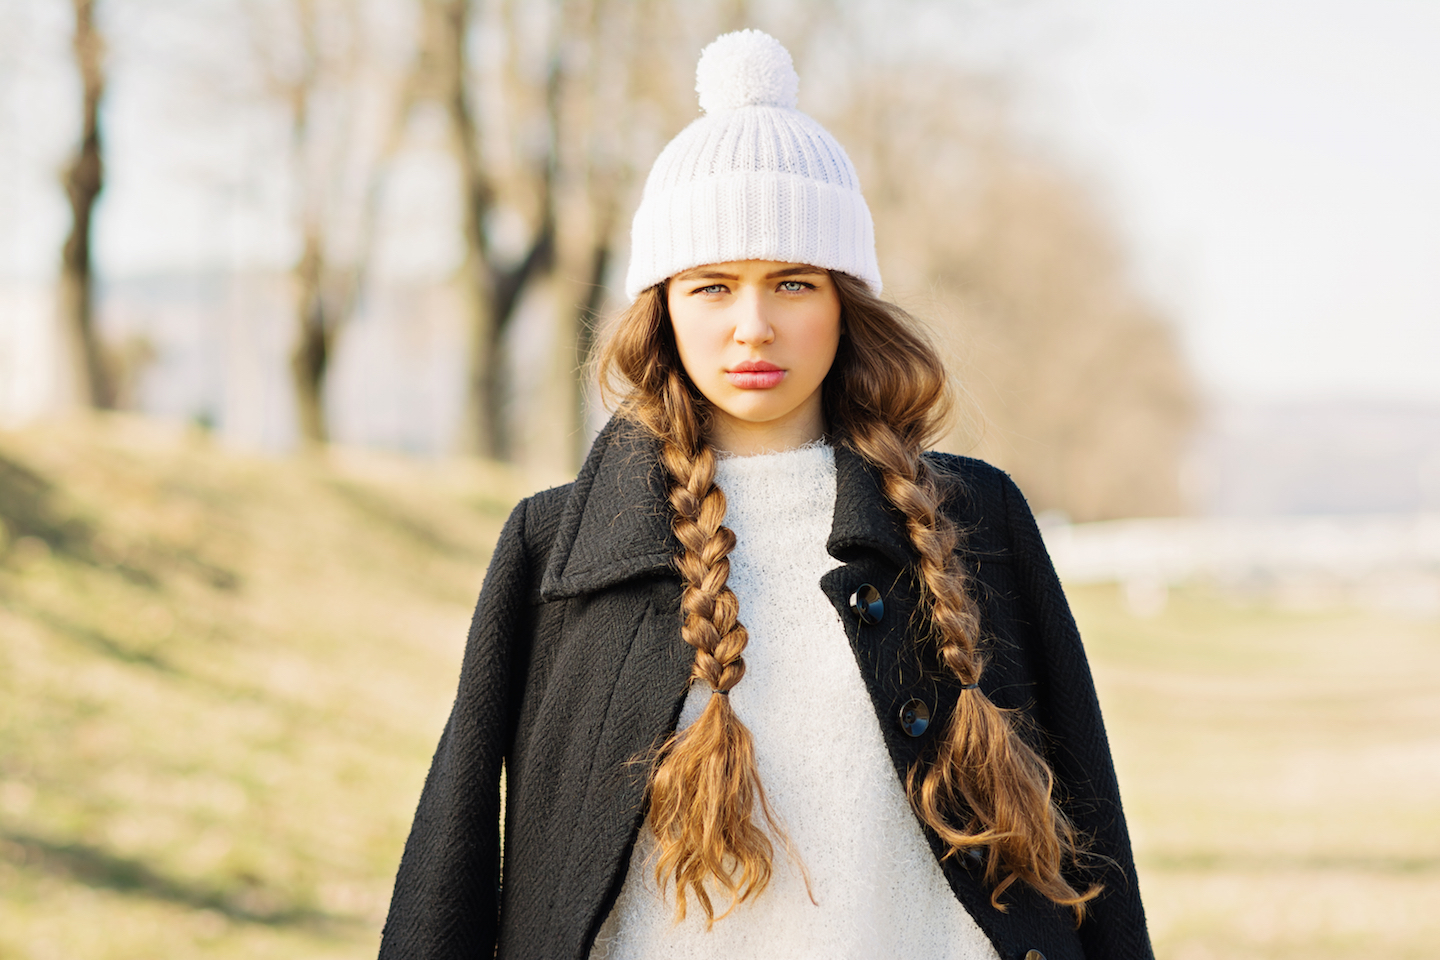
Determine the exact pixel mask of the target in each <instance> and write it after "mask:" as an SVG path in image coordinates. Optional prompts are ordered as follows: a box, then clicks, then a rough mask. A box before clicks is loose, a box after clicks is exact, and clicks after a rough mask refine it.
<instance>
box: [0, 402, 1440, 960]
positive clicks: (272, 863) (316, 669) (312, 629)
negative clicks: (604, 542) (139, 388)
mask: <svg viewBox="0 0 1440 960" xmlns="http://www.w3.org/2000/svg"><path fill="white" fill-rule="evenodd" d="M530 486H531V484H528V483H526V482H524V481H523V480H521V479H519V478H516V477H513V476H510V475H508V474H505V473H503V472H501V471H497V470H490V469H486V468H483V467H481V466H479V465H473V464H471V465H455V464H451V465H443V466H441V465H425V464H416V463H410V462H405V461H401V460H396V459H388V458H383V457H377V456H367V457H359V456H358V455H341V456H336V457H332V458H330V459H329V460H327V461H323V462H321V461H303V460H285V461H275V460H264V459H258V458H248V457H241V456H236V455H233V454H227V453H225V452H223V451H220V450H218V449H216V448H215V447H213V446H212V445H211V444H210V443H209V442H207V441H206V440H204V439H203V438H201V437H196V436H193V435H189V434H185V433H183V432H177V431H171V430H166V429H162V428H158V427H156V426H154V425H151V424H146V423H142V422H137V421H133V420H128V419H123V418H107V419H106V420H103V421H101V422H100V423H99V424H92V425H89V426H85V425H80V424H71V425H68V426H63V427H57V426H53V425H52V426H48V427H46V428H44V429H39V428H37V429H33V430H30V431H26V432H23V433H17V434H8V435H0V515H3V517H4V523H5V532H4V535H3V536H0V891H3V895H0V958H52V957H54V958H67V960H69V958H79V960H91V958H95V960H101V958H117V960H118V958H133V957H186V958H191V957H195V958H225V957H242V956H244V957H266V956H275V957H306V958H310V957H316V958H328V957H337V958H338V957H364V956H370V955H373V953H374V950H375V946H376V942H377V936H378V931H379V926H380V922H381V919H382V917H383V912H384V907H385V901H386V897H387V895H388V888H389V884H390V880H391V877H392V875H393V871H394V868H395V863H396V860H397V858H398V856H399V850H400V845H401V843H402V842H403V838H404V833H405V830H406V829H407V827H408V824H409V819H410V815H411V813H412V811H413V808H414V803H415V799H416V796H417V793H418V791H419V786H420V783H421V781H422V779H423V776H424V770H425V766H426V763H427V762H428V759H429V755H430V751H431V750H432V749H433V746H434V741H435V738H436V736H437V735H438V732H439V729H440V726H441V724H442V723H443V721H444V716H445V713H446V711H447V709H448V707H449V699H450V696H451V693H452V691H453V685H454V681H455V672H456V668H457V665H458V661H459V656H460V652H461V646H462V643H463V636H464V632H465V625H466V622H467V620H468V617H469V613H470V607H471V604H472V602H473V599H474V594H475V591H476V589H477V587H478V585H479V580H480V576H481V574H482V572H483V570H484V565H485V562H486V559H487V556H488V553H489V549H490V547H491V545H492V543H493V540H494V537H495V535H496V533H497V532H498V529H499V525H500V523H501V522H502V521H503V519H504V516H505V514H506V513H507V511H508V507H509V504H510V503H512V502H513V501H514V500H515V499H516V498H517V497H518V496H519V495H520V494H521V493H523V492H524V491H525V489H527V488H529V487H530ZM1073 600H1074V603H1075V608H1076V612H1077V615H1078V617H1079V619H1080V621H1081V624H1082V627H1083V629H1084V630H1085V632H1086V636H1087V639H1088V642H1089V644H1090V646H1091V649H1092V654H1093V657H1094V661H1095V667H1096V674H1097V678H1098V681H1099V683H1100V687H1101V694H1102V697H1103V698H1104V702H1105V706H1106V711H1107V717H1108V720H1109V723H1110V726H1111V732H1112V738H1113V741H1114V747H1115V753H1116V757H1117V762H1118V764H1119V766H1120V772H1121V776H1122V784H1123V786H1124V788H1125V794H1126V800H1127V807H1128V809H1129V811H1130V815H1131V819H1132V824H1133V828H1134V832H1135V836H1136V843H1137V848H1138V851H1139V856H1140V864H1141V871H1142V873H1141V880H1142V883H1143V885H1144V889H1145V893H1146V898H1147V904H1148V907H1149V911H1150V914H1151V918H1152V925H1153V931H1154V934H1155V938H1156V943H1157V947H1158V948H1159V952H1160V955H1161V956H1162V957H1163V958H1168V960H1200V958H1210V957H1215V958H1221V957H1223V958H1260V957H1265V958H1290V957H1296V958H1298V957H1305V958H1362V957H1377V958H1378V957H1386V958H1394V957H1421V956H1430V955H1433V954H1434V952H1435V951H1434V949H1433V944H1434V943H1435V942H1436V940H1437V934H1440V920H1437V918H1436V911H1435V910H1434V909H1433V906H1432V905H1433V904H1434V903H1440V700H1437V698H1436V696H1435V695H1434V693H1433V691H1434V690H1435V689H1436V688H1437V686H1440V624H1436V623H1433V622H1429V623H1425V622H1406V621H1402V620H1394V621H1385V620H1382V619H1379V618H1376V617H1374V616H1362V615H1359V614H1356V615H1339V616H1337V615H1329V616H1318V615H1315V616H1311V615H1302V614H1295V613H1280V612H1276V611H1271V610H1265V609H1245V608H1239V607H1235V606H1233V605H1229V604H1227V603H1225V602H1223V601H1221V600H1219V599H1217V598H1216V597H1214V596H1210V595H1208V594H1206V593H1204V592H1202V591H1192V592H1184V593H1180V594H1178V595H1177V596H1175V597H1174V598H1172V602H1171V604H1170V606H1169V607H1168V608H1167V609H1166V611H1165V612H1164V613H1163V614H1162V615H1161V616H1159V617H1157V618H1155V619H1151V620H1143V621H1141V620H1135V619H1133V618H1131V617H1130V616H1129V615H1127V614H1126V613H1125V612H1124V607H1123V605H1122V604H1121V603H1120V601H1119V598H1118V597H1117V596H1116V594H1115V592H1114V591H1111V590H1108V589H1103V588H1088V589H1084V590H1080V591H1076V592H1075V593H1074V594H1073Z"/></svg>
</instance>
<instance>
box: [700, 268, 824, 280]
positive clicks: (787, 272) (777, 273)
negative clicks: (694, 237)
mask: <svg viewBox="0 0 1440 960" xmlns="http://www.w3.org/2000/svg"><path fill="white" fill-rule="evenodd" d="M822 273H825V271H824V270H823V269H821V268H820V267H806V266H799V267H784V268H782V269H780V270H774V271H771V272H770V273H767V274H765V279H766V280H778V279H779V278H780V277H796V276H805V275H817V274H822ZM675 279H676V280H679V281H685V280H739V279H740V277H739V275H738V274H734V273H725V272H724V271H723V270H707V269H705V268H704V267H696V268H695V269H693V270H686V271H685V272H684V273H680V274H676V276H675Z"/></svg>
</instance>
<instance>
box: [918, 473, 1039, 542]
mask: <svg viewBox="0 0 1440 960" xmlns="http://www.w3.org/2000/svg"><path fill="white" fill-rule="evenodd" d="M925 459H926V461H927V462H928V463H929V464H930V466H931V467H932V468H933V469H934V471H935V473H936V476H937V478H938V480H939V482H940V489H941V495H942V496H943V497H944V507H943V509H944V510H945V512H946V514H948V515H949V517H950V519H951V520H953V521H954V522H955V523H956V524H957V525H958V526H959V527H960V529H961V530H962V531H964V533H965V537H966V541H967V543H968V545H969V546H970V549H971V550H972V551H975V550H977V549H978V550H979V551H981V552H986V553H1003V552H1005V548H1006V547H1007V546H1008V544H1009V541H1010V539H1011V538H1010V527H1011V525H1012V524H1014V523H1016V522H1020V521H1021V520H1022V519H1023V518H1026V517H1029V515H1030V508H1029V505H1028V504H1026V502H1025V497H1024V495H1023V494H1022V493H1021V492H1020V488H1019V487H1017V486H1016V485H1015V481H1014V480H1012V479H1010V475H1009V474H1008V473H1006V472H1005V471H1004V470H1001V469H1000V468H999V467H996V466H992V465H991V464H988V463H986V462H985V461H984V460H977V459H976V458H974V457H962V456H959V455H957V454H953V453H940V452H938V451H933V450H932V451H929V452H927V453H926V454H925Z"/></svg>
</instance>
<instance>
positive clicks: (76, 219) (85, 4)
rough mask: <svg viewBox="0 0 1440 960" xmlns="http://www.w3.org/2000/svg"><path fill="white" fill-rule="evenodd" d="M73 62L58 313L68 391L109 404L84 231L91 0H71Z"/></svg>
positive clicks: (100, 160)
mask: <svg viewBox="0 0 1440 960" xmlns="http://www.w3.org/2000/svg"><path fill="white" fill-rule="evenodd" d="M73 3H74V10H75V37H74V43H73V48H74V52H75V66H76V68H77V69H78V70H79V73H80V85H81V94H82V98H83V100H82V109H81V134H80V145H79V147H78V148H77V149H76V151H75V155H74V156H73V157H72V158H71V160H70V162H69V164H67V165H66V168H65V172H64V177H63V182H64V185H65V194H66V196H67V197H68V199H69V201H70V214H71V225H70V235H69V236H68V237H67V238H66V239H65V246H64V248H63V250H62V251H61V257H60V289H59V314H60V323H61V326H62V328H63V331H64V336H65V339H66V341H67V343H68V344H69V346H70V361H71V366H70V368H71V371H72V375H71V379H72V382H73V385H74V387H73V391H72V397H73V399H74V401H75V402H76V403H77V404H78V405H80V406H85V407H94V408H110V407H113V406H114V403H115V396H114V390H113V389H112V386H111V382H110V377H109V373H108V371H107V370H106V368H105V359H104V356H103V353H102V351H101V349H100V339H99V334H98V333H97V331H96V329H95V292H94V287H95V279H94V270H93V267H92V257H91V249H90V231H91V224H92V222H93V219H94V212H95V203H96V201H97V200H98V198H99V196H100V191H101V190H102V189H103V188H104V185H105V164H104V155H103V153H102V150H101V146H102V144H101V138H100V101H101V98H102V97H103V96H104V93H105V64H104V56H105V43H104V38H103V37H102V36H101V34H100V31H99V29H98V28H97V27H96V24H95V4H94V0H73Z"/></svg>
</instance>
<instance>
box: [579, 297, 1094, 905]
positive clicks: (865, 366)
mask: <svg viewBox="0 0 1440 960" xmlns="http://www.w3.org/2000/svg"><path fill="white" fill-rule="evenodd" d="M831 278H832V279H833V281H834V283H835V287H836V290H837V292H838V294H839V299H840V325H841V336H840V347H839V350H838V351H837V353H836V356H835V362H834V363H833V364H832V365H831V368H830V372H829V373H828V374H827V375H826V378H825V383H824V387H823V404H824V410H825V419H826V425H827V431H828V433H829V435H830V438H831V440H832V442H834V443H840V444H845V445H847V446H849V447H850V448H851V449H853V450H854V451H855V452H857V453H858V454H859V455H860V456H862V457H864V458H865V459H866V460H867V461H869V462H870V463H871V464H873V465H874V466H875V467H876V468H877V469H878V470H879V471H880V475H881V477H882V481H883V487H884V492H885V495H886V497H887V498H888V499H889V500H890V502H891V503H893V504H894V505H895V506H896V507H897V508H899V510H900V511H901V513H902V514H903V515H904V516H905V521H906V530H907V533H908V535H909V538H910V542H911V544H912V546H913V547H914V549H915V552H916V554H917V555H918V558H919V559H918V562H917V564H916V574H917V581H918V585H919V588H920V592H921V610H922V613H923V614H924V617H923V622H924V623H926V624H927V629H928V633H926V634H925V635H922V637H921V638H920V639H921V642H922V643H930V644H933V645H934V649H935V651H936V653H937V655H938V659H939V661H940V663H941V665H942V666H943V668H944V669H945V670H947V671H949V672H950V673H951V674H952V675H953V676H954V677H955V678H957V679H958V680H959V681H960V684H961V685H962V686H963V687H964V688H965V689H963V690H962V691H961V693H960V695H959V699H958V701H957V702H956V704H955V709H954V710H953V711H952V712H951V720H950V724H949V726H948V728H947V729H946V730H945V731H944V732H943V735H942V736H941V738H940V742H939V744H938V747H937V749H936V751H935V753H934V755H933V756H932V757H930V758H928V760H924V761H921V762H920V763H917V764H916V765H915V766H914V767H912V768H911V770H910V773H909V777H908V779H907V783H906V786H907V791H908V793H909V796H910V802H911V804H912V805H913V807H914V809H915V812H916V813H917V815H918V816H919V817H920V819H921V820H922V821H924V823H925V824H926V825H927V826H929V827H930V828H931V829H932V830H934V831H935V833H936V834H938V835H939V837H940V839H941V840H942V841H943V842H944V844H945V846H946V849H947V853H946V855H947V856H951V855H955V854H958V853H963V852H966V851H971V850H980V851H983V852H984V856H985V880H986V883H987V884H988V885H989V886H990V889H991V902H992V903H993V904H994V905H995V906H996V907H997V908H1000V909H1003V906H1002V905H1001V903H1000V896H1001V894H1003V893H1004V892H1005V890H1006V889H1008V888H1009V887H1010V886H1011V885H1012V884H1014V883H1015V882H1016V881H1017V880H1020V881H1024V882H1025V883H1027V884H1029V885H1030V886H1031V887H1033V888H1035V889H1036V890H1037V891H1039V892H1040V893H1041V894H1043V895H1044V896H1046V897H1048V898H1049V899H1050V900H1052V901H1054V902H1055V903H1058V904H1064V905H1067V906H1070V907H1072V908H1073V909H1074V911H1075V915H1076V922H1077V923H1078V922H1079V921H1080V920H1081V919H1082V918H1083V916H1084V911H1085V903H1086V901H1088V900H1090V899H1091V898H1093V897H1094V896H1096V895H1097V894H1098V893H1099V892H1100V888H1099V887H1098V886H1092V887H1090V888H1089V889H1087V890H1086V891H1085V892H1083V893H1082V892H1080V891H1077V890H1076V889H1075V887H1073V886H1072V885H1071V884H1070V882H1069V881H1068V880H1066V879H1065V876H1064V875H1063V873H1062V869H1063V868H1064V867H1065V866H1066V865H1067V864H1068V863H1070V862H1073V861H1074V859H1075V857H1076V855H1077V852H1078V851H1077V836H1076V833H1075V830H1074V828H1073V827H1072V826H1071V824H1070V821H1069V820H1068V819H1067V818H1066V816H1065V814H1064V813H1063V812H1062V811H1061V810H1060V808H1059V807H1058V806H1057V805H1056V803H1055V801H1054V798H1053V789H1054V775H1053V774H1052V772H1051V770H1050V767H1049V765H1048V764H1047V763H1046V762H1045V760H1044V759H1043V758H1042V757H1041V756H1040V755H1039V754H1037V753H1036V752H1035V750H1034V749H1033V748H1032V747H1031V746H1030V745H1029V744H1028V743H1027V742H1026V741H1025V739H1024V738H1023V737H1021V736H1020V735H1019V733H1018V732H1017V730H1016V720H1017V718H1015V717H1014V716H1012V715H1011V712H1010V711H1006V710H1002V709H1001V708H999V707H997V706H996V705H995V704H994V703H992V702H991V701H990V699H989V698H988V697H987V696H986V695H985V694H984V693H983V692H982V691H981V690H980V689H979V687H978V686H976V684H978V683H979V680H980V674H981V671H982V670H983V669H984V658H983V657H982V656H981V654H980V652H979V649H978V648H979V645H980V644H979V626H980V618H979V612H978V610H977V608H976V605H975V602H974V601H973V599H972V598H971V597H970V595H969V593H968V592H967V589H966V585H967V581H968V574H967V573H966V570H965V567H964V565H963V564H962V563H961V561H960V558H959V556H958V555H957V553H956V548H957V547H958V546H959V544H960V532H959V531H958V530H957V529H956V527H955V524H954V523H953V522H952V521H951V520H950V519H949V518H948V517H947V516H946V515H945V514H944V513H943V512H942V511H941V509H940V505H941V501H942V497H941V494H940V488H939V484H938V480H937V477H936V474H935V471H934V468H933V467H932V466H931V465H930V463H929V462H928V461H927V460H926V459H925V458H923V457H922V456H921V453H922V451H923V450H924V449H925V448H926V446H927V444H929V443H931V442H933V441H934V440H935V439H936V438H937V436H938V435H939V433H940V432H941V430H942V428H943V425H944V421H945V417H946V416H947V414H948V413H949V409H950V400H949V391H948V389H947V379H946V376H945V370H944V367H943V365H942V364H941V362H940V359H939V356H938V355H937V354H936V352H935V350H934V348H933V347H931V346H930V344H929V343H928V342H927V341H926V340H925V339H924V337H923V336H921V335H920V333H919V332H918V330H917V328H916V324H915V322H914V321H913V319H912V318H911V317H910V316H909V315H908V314H907V313H905V311H903V310H901V309H900V308H899V307H897V306H895V305H893V304H890V303H887V302H886V301H884V300H881V299H880V298H878V297H876V296H875V295H874V294H873V293H871V291H870V289H869V288H868V287H867V286H866V285H865V284H864V282H863V281H860V280H857V279H855V278H854V277H851V276H849V275H848V274H843V273H838V272H834V271H832V272H831ZM596 367H597V372H598V374H599V379H600V384H601V389H602V391H603V392H604V394H605V395H606V396H607V398H613V399H614V400H615V401H616V403H615V406H616V409H617V412H618V413H619V415H621V416H624V417H626V418H628V419H630V420H633V421H634V422H636V423H638V424H640V425H642V426H643V427H645V428H646V429H648V430H649V431H650V432H651V433H653V434H654V435H655V436H656V437H657V438H658V439H659V441H660V444H661V457H662V460H663V462H664V465H665V469H666V471H667V472H668V473H669V476H670V489H669V501H670V506H671V509H672V511H673V519H672V527H673V529H674V531H675V535H676V538H677V539H678V540H679V542H680V546H681V550H680V553H679V554H678V555H677V556H676V558H675V565H676V568H677V569H678V570H679V572H680V576H681V578H682V580H683V582H684V587H683V592H682V594H681V599H680V610H681V613H682V616H683V622H682V625H681V631H680V632H681V637H682V638H683V639H684V640H685V642H686V643H688V644H689V645H690V646H692V647H694V648H695V666H694V668H693V670H692V672H691V680H692V682H693V681H695V680H704V681H705V682H706V683H708V684H709V685H710V686H711V687H712V688H713V689H714V691H715V695H712V696H711V697H710V699H709V702H708V703H707V704H706V705H705V708H704V710H703V711H702V713H701V714H700V717H699V718H698V719H697V720H696V721H695V722H694V723H693V724H691V725H690V726H689V727H687V728H686V729H684V730H683V731H679V732H677V733H675V734H673V735H672V736H671V737H670V738H669V739H668V740H666V741H665V743H664V744H663V745H661V747H660V749H659V751H658V753H657V755H656V757H655V759H654V763H653V766H652V770H651V775H650V784H649V790H648V802H649V814H648V815H649V821H650V826H651V828H652V830H653V831H654V833H655V836H656V838H657V841H658V852H657V857H656V862H655V877H656V881H657V882H658V883H659V884H660V886H661V888H662V889H668V887H669V885H670V884H671V883H674V885H675V891H676V917H677V919H683V918H684V916H685V909H686V894H687V892H689V893H693V894H694V896H695V899H696V900H697V901H698V902H699V904H700V907H701V909H702V910H704V912H705V918H706V922H707V924H708V923H713V922H714V921H715V920H716V919H719V918H721V917H724V916H725V915H726V914H728V913H729V912H730V910H732V909H734V907H735V906H736V905H738V904H739V903H743V902H744V901H745V900H747V899H750V898H751V897H754V896H758V895H759V894H760V893H762V892H763V891H764V889H765V887H766V886H767V885H768V884H769V882H770V876H771V872H772V865H771V862H772V858H773V855H774V846H773V844H772V842H771V840H770V835H774V836H776V837H777V838H780V839H781V840H782V842H783V839H784V834H783V832H782V831H781V830H780V827H779V825H778V824H777V823H776V822H775V819H774V817H773V816H772V814H771V812H770V808H769V805H768V804H767V803H766V801H765V790H764V787H763V786H762V785H761V783H760V777H759V773H758V771H757V769H756V765H755V753H754V746H753V742H752V740H751V736H750V731H749V730H748V729H747V728H746V726H745V724H744V723H743V722H742V721H741V720H740V718H739V717H738V716H736V714H735V712H734V710H733V709H732V708H731V706H730V697H729V696H728V693H729V691H730V690H731V689H732V688H733V687H734V686H735V685H736V684H737V683H739V682H740V679H741V678H742V677H743V676H744V675H745V660H744V656H743V654H744V651H745V644H746V642H747V640H748V635H747V634H746V632H745V627H744V626H743V625H742V624H741V623H740V621H739V602H738V601H737V600H736V597H735V594H734V592H733V591H732V590H731V589H730V587H729V586H728V585H727V583H726V581H727V579H728V577H729V573H730V563H729V559H728V558H729V555H730V552H731V550H733V549H734V547H735V535H734V534H733V533H732V532H731V531H730V530H729V529H728V528H726V527H725V526H724V519H725V494H724V493H723V492H722V491H721V490H720V487H719V486H717V485H716V483H715V453H714V451H713V450H712V449H711V447H710V445H709V443H708V442H707V439H706V438H707V435H708V431H709V423H710V415H711V414H710V408H709V404H708V403H707V401H706V400H705V398H704V397H703V396H702V395H701V394H700V392H699V391H698V390H696V389H695V387H694V385H693V384H692V383H691V382H690V379H689V377H688V376H687V375H686V374H685V370H684V367H683V365H682V364H681V362H680V357H679V352H678V350H677V349H676V346H675V338H674V331H673V329H672V327H671V324H670V315H669V310H668V308H667V305H666V291H665V285H664V284H659V285H657V286H654V287H651V288H650V289H648V290H646V291H644V292H643V293H642V294H641V295H640V296H639V297H637V298H636V300H635V302H634V303H633V304H631V305H630V307H629V308H628V309H627V310H625V312H624V313H622V314H621V315H620V316H619V317H618V318H617V319H616V321H615V322H614V323H613V324H612V325H611V327H610V328H609V330H608V331H607V333H606V336H605V337H604V338H603V340H602V342H601V343H600V345H599V349H598V351H597V354H596ZM759 819H763V820H764V821H765V827H768V828H769V830H768V834H767V830H766V829H765V827H762V826H761V824H760V823H758V822H757V820H759ZM707 882H713V883H714V884H715V885H717V886H718V887H719V889H720V890H722V891H724V893H725V894H726V895H727V896H728V898H729V900H730V906H729V907H728V908H727V909H726V910H725V911H724V912H723V913H721V914H719V917H717V916H716V913H715V905H714V903H713V901H712V900H711V897H710V894H709V892H707V889H706V884H707Z"/></svg>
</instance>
